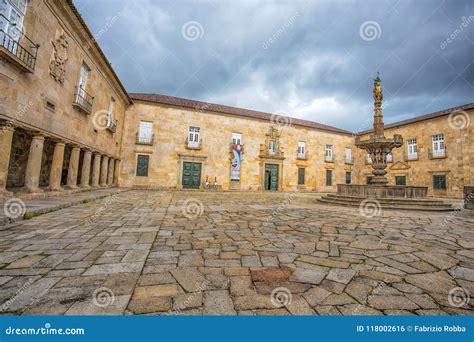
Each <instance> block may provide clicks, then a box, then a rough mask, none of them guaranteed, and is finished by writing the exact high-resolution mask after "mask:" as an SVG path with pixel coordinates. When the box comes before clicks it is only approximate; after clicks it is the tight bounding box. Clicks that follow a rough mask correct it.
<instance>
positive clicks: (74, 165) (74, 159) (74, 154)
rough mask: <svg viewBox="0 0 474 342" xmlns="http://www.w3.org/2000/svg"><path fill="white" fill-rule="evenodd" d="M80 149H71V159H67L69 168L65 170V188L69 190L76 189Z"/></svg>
mask: <svg viewBox="0 0 474 342" xmlns="http://www.w3.org/2000/svg"><path fill="white" fill-rule="evenodd" d="M80 154H81V149H80V148H79V147H73V148H72V151H71V157H70V158H69V168H68V170H67V187H68V188H69V189H76V188H77V171H78V169H79V156H80Z"/></svg>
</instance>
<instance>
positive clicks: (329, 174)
mask: <svg viewBox="0 0 474 342" xmlns="http://www.w3.org/2000/svg"><path fill="white" fill-rule="evenodd" d="M326 186H332V170H326Z"/></svg>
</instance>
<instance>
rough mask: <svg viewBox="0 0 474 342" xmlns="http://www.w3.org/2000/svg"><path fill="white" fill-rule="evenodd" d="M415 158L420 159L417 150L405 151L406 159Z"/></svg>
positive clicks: (411, 159)
mask: <svg viewBox="0 0 474 342" xmlns="http://www.w3.org/2000/svg"><path fill="white" fill-rule="evenodd" d="M413 160H418V152H415V153H408V152H405V161H413Z"/></svg>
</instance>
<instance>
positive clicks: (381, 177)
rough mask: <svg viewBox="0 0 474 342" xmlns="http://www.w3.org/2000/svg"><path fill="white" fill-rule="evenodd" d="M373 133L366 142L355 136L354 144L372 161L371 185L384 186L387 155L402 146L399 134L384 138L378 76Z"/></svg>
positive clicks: (375, 90) (375, 83)
mask: <svg viewBox="0 0 474 342" xmlns="http://www.w3.org/2000/svg"><path fill="white" fill-rule="evenodd" d="M373 92H374V133H373V134H372V135H371V136H370V138H369V139H368V140H361V139H360V136H356V139H355V144H356V146H357V147H358V148H360V149H363V150H366V151H367V153H368V154H369V155H370V157H371V159H372V169H373V170H372V174H373V175H374V178H373V180H372V184H374V185H386V184H387V183H388V180H387V178H386V177H385V175H386V174H387V171H385V169H386V168H387V155H389V154H390V153H392V150H393V149H394V148H398V147H401V146H403V138H402V136H401V135H400V134H395V135H394V136H393V138H386V137H385V136H384V125H383V115H382V100H383V94H382V85H381V82H380V77H379V74H378V73H377V78H376V79H375V80H374V91H373Z"/></svg>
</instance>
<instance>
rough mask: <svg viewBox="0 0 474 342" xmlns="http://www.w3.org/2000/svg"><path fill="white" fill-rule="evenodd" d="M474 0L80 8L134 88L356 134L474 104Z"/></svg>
mask: <svg viewBox="0 0 474 342" xmlns="http://www.w3.org/2000/svg"><path fill="white" fill-rule="evenodd" d="M472 4H473V3H472V1H469V0H467V1H454V0H453V1H441V0H439V1H433V0H429V1H428V0H421V1H415V0H413V1H375V0H373V1H357V2H356V1H352V2H350V1H345V0H344V1H342V0H341V1H289V0H288V1H240V2H239V1H219V2H213V1H206V0H201V1H157V0H155V1H153V0H139V1H126V0H115V1H111V0H102V1H100V0H78V1H76V5H77V6H78V8H79V10H80V11H81V13H82V14H83V16H84V18H85V20H86V22H87V23H88V24H89V26H90V28H91V31H92V32H93V33H94V34H95V35H97V40H98V42H99V44H100V45H101V46H102V48H103V50H104V51H105V53H106V55H107V56H108V58H109V60H110V61H111V62H112V64H113V66H114V68H115V70H116V71H117V73H118V74H119V76H120V77H121V80H122V81H123V83H124V84H125V86H126V88H127V89H128V91H130V92H155V93H161V94H166V95H173V96H179V97H186V98H191V99H197V100H203V101H212V102H216V103H222V104H227V105H231V106H238V107H244V108H251V109H256V110H262V111H270V112H278V113H286V114H288V115H291V116H295V117H299V118H305V119H309V120H314V121H319V122H322V123H326V124H330V125H334V126H337V127H341V128H345V129H349V130H354V129H357V128H358V127H359V126H360V124H361V122H363V121H365V120H366V118H367V117H368V116H370V115H371V114H372V79H373V77H374V76H375V73H376V71H380V73H381V78H382V82H383V88H384V100H385V101H384V115H385V122H387V123H389V122H393V121H396V120H401V119H405V118H407V117H411V116H414V115H421V114H424V113H428V112H432V111H436V110H439V109H445V108H448V107H452V106H457V105H460V104H464V103H467V102H472V101H473V97H472V94H473V89H474V64H473V56H474V45H473V42H474V34H473V32H474V10H473V5H472Z"/></svg>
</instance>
